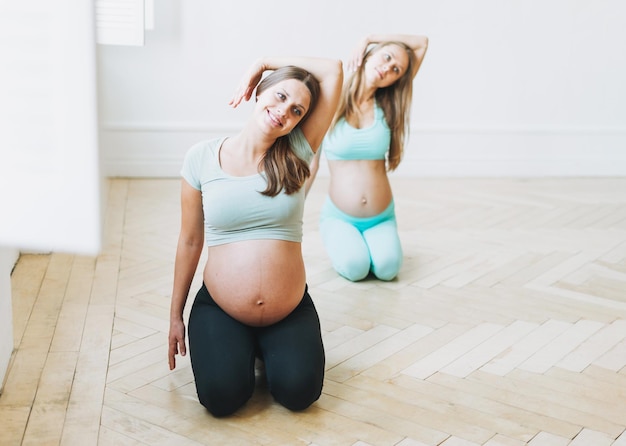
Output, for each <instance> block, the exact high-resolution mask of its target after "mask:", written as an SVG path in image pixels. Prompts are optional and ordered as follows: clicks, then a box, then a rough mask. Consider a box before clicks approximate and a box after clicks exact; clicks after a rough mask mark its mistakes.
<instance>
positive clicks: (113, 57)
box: [99, 0, 626, 176]
mask: <svg viewBox="0 0 626 446" xmlns="http://www.w3.org/2000/svg"><path fill="white" fill-rule="evenodd" d="M625 19H626V3H624V2H622V1H621V0H596V1H593V2H591V1H588V0H510V1H506V2H505V1H501V0H475V1H472V2H467V1H465V0H429V1H422V0H411V1H407V0H386V1H384V2H380V1H378V0H341V1H337V0H315V1H313V0H310V1H298V2H294V1H291V0H268V1H266V2H256V1H253V0H231V1H228V2H207V1H206V0H185V1H184V2H172V1H166V0H156V2H155V29H154V30H153V31H148V32H147V36H146V46H145V47H139V48H137V47H108V46H107V47H100V48H99V65H100V66H99V77H100V80H99V84H100V87H99V93H100V123H101V143H102V144H101V148H102V152H103V153H102V154H103V160H104V165H103V169H104V173H105V174H106V175H109V176H177V175H178V172H179V168H180V163H181V160H182V156H183V154H184V152H185V151H186V150H187V148H188V147H189V146H190V145H191V144H192V143H194V142H195V141H197V140H199V139H203V138H209V137H213V136H218V135H221V134H224V133H234V132H235V131H236V130H237V129H238V128H239V127H240V126H241V124H242V122H243V121H244V120H245V119H246V117H247V116H248V109H247V108H246V107H243V110H240V109H237V110H232V109H230V108H229V107H228V105H227V102H228V100H229V98H230V95H231V94H232V92H233V91H234V89H235V87H236V86H237V82H238V81H239V79H240V77H241V75H242V74H243V73H244V71H245V70H246V68H247V67H248V65H249V64H250V63H251V62H252V61H253V59H254V58H256V57H257V56H259V55H263V54H277V55H284V54H297V55H301V54H302V55H311V56H330V57H336V58H340V59H343V60H344V61H345V60H346V58H347V57H348V56H349V55H350V54H351V51H352V49H353V48H354V47H355V43H356V42H357V40H358V39H360V38H361V37H362V36H364V35H365V34H367V33H371V32H383V33H384V32H407V33H422V34H426V35H428V36H429V37H430V48H429V51H428V54H427V56H426V58H425V60H424V64H423V66H422V69H421V71H420V73H419V74H418V77H417V80H416V83H415V87H416V88H415V100H414V107H413V115H412V134H411V138H410V141H409V144H408V146H407V148H406V155H405V159H404V162H403V163H402V164H401V166H400V168H399V170H398V172H397V174H398V175H420V176H428V175H435V176H446V175H449V176H476V175H487V176H509V175H512V176H540V175H555V176H570V175H626V150H625V148H626V101H625V99H626V82H624V79H626V51H625V50H624V48H626V27H624V26H623V24H624V23H625ZM323 164H325V163H323ZM324 173H325V170H324V169H322V171H321V173H320V174H321V175H323V174H324Z"/></svg>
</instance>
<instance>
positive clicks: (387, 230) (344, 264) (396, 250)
mask: <svg viewBox="0 0 626 446" xmlns="http://www.w3.org/2000/svg"><path fill="white" fill-rule="evenodd" d="M320 233H321V235H322V242H323V243H324V247H325V248H326V252H327V253H328V256H329V257H330V260H331V262H332V265H333V268H334V269H335V271H337V273H339V274H340V275H342V276H343V277H345V278H346V279H348V280H351V281H353V282H356V281H358V280H362V279H364V278H366V277H367V275H368V274H369V273H370V271H371V272H372V273H373V274H374V275H375V276H376V277H377V278H378V279H380V280H392V279H393V278H395V277H396V276H397V275H398V272H399V271H400V267H401V266H402V246H401V245H400V238H399V236H398V227H397V224H396V215H395V206H394V202H393V201H392V202H391V203H390V204H389V206H388V207H387V209H385V210H384V211H383V212H382V213H380V214H378V215H375V216H373V217H365V218H359V217H353V216H351V215H348V214H346V213H345V212H343V211H341V210H340V209H338V208H337V206H335V204H334V203H333V202H332V201H331V199H330V197H327V198H326V201H325V203H324V206H323V207H322V212H321V215H320Z"/></svg>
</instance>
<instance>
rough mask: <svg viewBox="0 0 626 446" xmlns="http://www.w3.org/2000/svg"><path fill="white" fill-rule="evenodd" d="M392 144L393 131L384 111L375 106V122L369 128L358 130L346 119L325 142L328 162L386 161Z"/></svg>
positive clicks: (330, 133)
mask: <svg viewBox="0 0 626 446" xmlns="http://www.w3.org/2000/svg"><path fill="white" fill-rule="evenodd" d="M390 144H391V131H390V130H389V126H388V125H387V121H386V120H385V115H384V113H383V110H382V109H381V108H380V107H379V106H378V104H375V105H374V122H373V123H372V125H370V126H369V127H365V128H362V129H357V128H354V127H352V126H351V125H350V124H348V122H347V121H346V120H345V118H341V119H340V120H339V121H338V122H337V124H336V125H335V126H334V127H333V128H332V129H331V131H330V132H328V133H327V134H326V136H325V137H324V142H323V145H322V147H323V149H324V154H325V155H326V159H328V160H331V161H333V160H384V159H385V157H386V155H387V151H388V150H389V145H390Z"/></svg>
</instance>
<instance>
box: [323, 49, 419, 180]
mask: <svg viewBox="0 0 626 446" xmlns="http://www.w3.org/2000/svg"><path fill="white" fill-rule="evenodd" d="M389 45H397V46H399V47H400V48H402V49H404V50H405V51H406V53H407V56H408V60H409V63H408V66H407V67H406V70H405V72H404V74H403V75H402V77H401V78H399V79H398V80H397V81H396V82H394V83H393V84H392V85H389V86H388V87H384V88H379V89H378V90H376V94H375V96H376V102H377V103H378V105H379V106H380V107H381V108H382V109H383V113H384V115H385V120H386V121H387V125H388V126H389V129H390V131H391V143H390V144H389V154H388V155H387V170H389V171H391V170H394V169H396V168H397V167H398V165H399V164H400V161H401V160H402V154H403V152H404V144H405V142H406V139H407V138H408V134H409V126H410V114H411V101H412V99H413V70H414V67H415V64H416V63H417V58H416V57H415V53H414V52H413V51H412V50H411V48H409V47H408V46H407V45H405V44H404V43H402V42H395V41H388V42H381V43H379V44H377V45H375V46H372V47H371V48H369V49H368V50H367V51H366V52H365V55H364V56H363V63H362V64H361V65H360V66H359V68H358V69H357V71H355V72H353V73H352V75H351V76H349V77H348V78H347V79H346V82H345V84H344V88H343V91H342V94H341V98H340V100H339V106H338V108H337V112H336V113H335V117H334V119H333V122H332V124H331V129H332V128H334V126H335V125H336V124H337V122H339V121H340V120H341V119H342V118H349V117H351V116H354V115H356V114H358V109H357V99H358V97H359V96H360V94H361V91H362V88H363V71H364V67H365V61H366V60H367V59H368V58H369V56H371V55H372V54H374V53H375V52H377V51H379V50H380V49H382V48H384V47H386V46H389Z"/></svg>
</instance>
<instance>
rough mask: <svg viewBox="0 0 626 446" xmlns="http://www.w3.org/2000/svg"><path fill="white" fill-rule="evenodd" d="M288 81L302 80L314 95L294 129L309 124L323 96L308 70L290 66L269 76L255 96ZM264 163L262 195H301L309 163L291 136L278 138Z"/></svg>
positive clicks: (317, 83)
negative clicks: (306, 122) (309, 118)
mask: <svg viewBox="0 0 626 446" xmlns="http://www.w3.org/2000/svg"><path fill="white" fill-rule="evenodd" d="M286 79H296V80H299V81H301V82H302V83H303V84H304V85H305V86H306V87H307V89H308V90H309V93H311V101H310V103H309V110H308V111H307V113H306V115H304V117H303V118H302V119H301V120H300V122H298V125H296V127H294V129H295V128H297V127H298V126H300V125H302V123H303V122H304V121H306V119H307V118H308V117H309V116H310V115H311V112H312V111H313V109H314V108H315V104H317V100H318V98H319V95H320V84H319V82H318V80H317V79H316V78H315V77H314V76H313V75H312V74H311V73H309V72H308V71H306V70H304V69H302V68H299V67H294V66H287V67H282V68H279V69H277V70H275V71H273V72H272V73H270V74H269V75H267V77H265V79H263V80H262V81H261V83H259V85H258V86H257V90H256V95H257V96H259V95H260V94H262V93H263V92H264V91H265V90H266V89H268V88H269V87H271V86H272V85H275V84H277V83H279V82H281V81H284V80H286ZM292 132H293V130H292ZM262 164H263V170H264V171H265V177H266V180H267V187H266V188H265V190H264V191H263V192H261V193H262V194H263V195H267V196H269V197H275V196H276V195H278V194H279V193H280V192H281V191H282V190H283V189H284V190H285V193H286V194H287V195H290V194H293V193H294V192H298V191H299V190H300V188H301V187H302V185H303V184H304V182H305V181H306V179H307V178H308V177H309V175H310V174H311V171H310V170H309V165H308V163H307V162H306V161H304V160H302V159H300V158H299V157H298V156H297V155H296V154H295V153H294V151H293V149H292V148H291V145H290V143H289V135H285V136H281V137H280V138H277V139H276V141H275V142H274V144H272V146H271V147H270V148H269V149H268V150H267V152H265V155H264V156H263V160H262Z"/></svg>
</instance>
